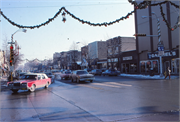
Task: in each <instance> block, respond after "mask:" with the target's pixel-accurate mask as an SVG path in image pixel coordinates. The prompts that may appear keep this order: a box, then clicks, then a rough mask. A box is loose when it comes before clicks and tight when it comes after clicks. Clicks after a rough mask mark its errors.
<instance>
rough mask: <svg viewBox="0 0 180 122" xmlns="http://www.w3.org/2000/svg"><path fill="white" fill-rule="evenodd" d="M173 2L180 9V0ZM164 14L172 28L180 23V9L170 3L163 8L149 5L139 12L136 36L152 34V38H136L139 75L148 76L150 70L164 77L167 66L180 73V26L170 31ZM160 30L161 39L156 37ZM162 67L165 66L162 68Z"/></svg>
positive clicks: (175, 72) (136, 22)
mask: <svg viewBox="0 0 180 122" xmlns="http://www.w3.org/2000/svg"><path fill="white" fill-rule="evenodd" d="M137 2H140V1H137ZM141 2H142V1H141ZM159 2H162V1H156V3H159ZM172 2H173V3H175V4H176V5H178V6H179V1H172ZM162 14H164V17H165V19H166V20H167V22H169V25H170V26H171V27H172V28H173V26H174V25H175V24H176V23H178V21H179V19H178V17H179V9H176V8H175V7H174V6H173V5H171V4H170V2H167V3H165V4H162V5H161V6H159V5H158V6H148V7H147V8H146V9H137V11H136V12H135V33H136V34H140V33H141V34H146V35H151V37H150V36H145V37H140V36H137V37H136V48H137V54H138V59H137V60H138V66H137V67H138V72H139V73H141V74H148V73H149V71H150V69H153V71H154V73H155V74H160V73H163V72H164V71H165V70H166V69H167V67H170V69H171V74H174V75H178V74H179V61H180V58H179V34H180V33H179V27H178V28H176V29H174V30H173V31H172V29H171V28H168V26H167V25H166V21H165V20H164V18H163V17H162ZM158 20H159V22H158ZM158 23H159V24H158ZM158 31H159V32H160V35H161V36H160V38H158V37H157V36H156V37H155V35H158ZM160 43H161V46H162V47H164V55H162V60H161V58H160V55H161V54H162V53H159V51H158V50H160V49H161V48H158V47H160ZM160 65H162V68H161V67H160ZM161 71H162V72H161Z"/></svg>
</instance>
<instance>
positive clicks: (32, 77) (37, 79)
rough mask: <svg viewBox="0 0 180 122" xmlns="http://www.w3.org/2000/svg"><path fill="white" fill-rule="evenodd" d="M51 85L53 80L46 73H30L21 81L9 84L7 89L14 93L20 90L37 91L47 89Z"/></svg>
mask: <svg viewBox="0 0 180 122" xmlns="http://www.w3.org/2000/svg"><path fill="white" fill-rule="evenodd" d="M50 84H51V79H50V78H48V77H47V75H46V74H44V73H28V74H25V75H24V76H23V77H22V79H21V80H17V81H11V82H8V83H7V87H8V88H9V89H10V90H12V91H13V92H14V93H16V92H18V90H29V91H31V92H33V91H35V89H36V88H40V87H45V88H48V86H49V85H50Z"/></svg>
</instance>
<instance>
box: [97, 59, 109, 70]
mask: <svg viewBox="0 0 180 122" xmlns="http://www.w3.org/2000/svg"><path fill="white" fill-rule="evenodd" d="M97 68H98V69H103V68H107V59H104V60H98V62H97Z"/></svg>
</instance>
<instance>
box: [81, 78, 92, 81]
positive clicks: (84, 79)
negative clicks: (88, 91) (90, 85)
mask: <svg viewBox="0 0 180 122" xmlns="http://www.w3.org/2000/svg"><path fill="white" fill-rule="evenodd" d="M94 79H95V78H80V79H79V81H92V80H94Z"/></svg>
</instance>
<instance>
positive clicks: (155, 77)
mask: <svg viewBox="0 0 180 122" xmlns="http://www.w3.org/2000/svg"><path fill="white" fill-rule="evenodd" d="M120 76H123V77H130V78H138V79H155V80H158V79H164V76H163V77H160V76H159V75H154V76H150V75H142V74H120ZM166 79H169V76H168V77H167V78H166ZM171 79H179V76H173V75H171Z"/></svg>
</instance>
